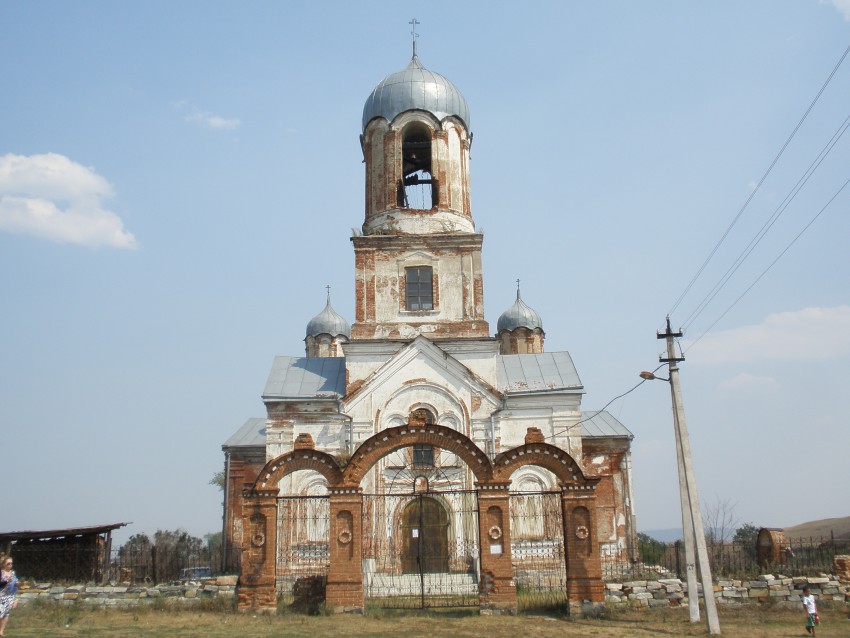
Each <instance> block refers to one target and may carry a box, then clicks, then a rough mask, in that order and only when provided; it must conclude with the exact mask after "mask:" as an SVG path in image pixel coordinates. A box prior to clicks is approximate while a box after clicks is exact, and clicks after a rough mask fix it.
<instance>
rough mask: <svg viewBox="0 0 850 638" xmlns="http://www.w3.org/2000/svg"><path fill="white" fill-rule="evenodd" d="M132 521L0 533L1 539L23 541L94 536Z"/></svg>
mask: <svg viewBox="0 0 850 638" xmlns="http://www.w3.org/2000/svg"><path fill="white" fill-rule="evenodd" d="M129 524H130V523H111V524H109V525H91V526H89V527H68V528H66V529H46V530H24V531H20V532H3V533H0V541H7V542H8V541H22V540H31V539H36V538H62V537H64V536H94V535H98V534H106V533H107V532H111V531H112V530H114V529H118V528H119V527H124V526H125V525H129Z"/></svg>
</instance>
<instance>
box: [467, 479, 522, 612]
mask: <svg viewBox="0 0 850 638" xmlns="http://www.w3.org/2000/svg"><path fill="white" fill-rule="evenodd" d="M509 485H510V482H507V481H506V482H504V483H480V484H477V487H478V538H479V543H480V545H481V548H480V553H481V581H480V582H479V609H480V610H481V613H482V614H516V609H517V602H516V584H515V583H514V568H513V564H512V563H511V525H510V509H509V507H510V505H509V503H510V501H509V496H510V494H509V492H508V486H509Z"/></svg>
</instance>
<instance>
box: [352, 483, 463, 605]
mask: <svg viewBox="0 0 850 638" xmlns="http://www.w3.org/2000/svg"><path fill="white" fill-rule="evenodd" d="M362 520H363V556H362V559H363V581H364V594H365V597H366V601H367V604H368V605H370V606H374V607H384V608H426V607H463V606H468V605H478V578H479V574H478V557H479V549H478V501H477V493H476V492H475V491H464V490H459V491H440V492H426V493H421V492H420V493H418V494H364V496H363V519H362Z"/></svg>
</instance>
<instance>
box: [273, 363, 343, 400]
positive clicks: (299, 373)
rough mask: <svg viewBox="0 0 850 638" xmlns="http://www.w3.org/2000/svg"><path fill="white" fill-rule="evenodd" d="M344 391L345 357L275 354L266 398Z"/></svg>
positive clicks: (311, 396)
mask: <svg viewBox="0 0 850 638" xmlns="http://www.w3.org/2000/svg"><path fill="white" fill-rule="evenodd" d="M344 395H345V358H344V357H275V358H274V363H272V369H271V372H269V378H268V381H266V388H265V390H263V398H264V399H274V398H292V399H295V398H298V399H309V398H323V397H334V396H336V397H341V396H344Z"/></svg>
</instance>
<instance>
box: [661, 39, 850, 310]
mask: <svg viewBox="0 0 850 638" xmlns="http://www.w3.org/2000/svg"><path fill="white" fill-rule="evenodd" d="M848 53H850V45H848V46H847V48H846V49H845V50H844V53H843V54H842V55H841V57H840V58H839V60H838V62H837V63H836V64H835V67H833V69H832V72H831V73H830V74H829V77H827V78H826V81H825V82H824V83H823V85H822V86H821V87H820V90H819V91H818V92H817V95H815V97H814V99H813V100H812V102H811V104H809V107H808V108H807V109H806V112H805V113H803V117H801V118H800V121H799V122H797V126H795V127H794V130H793V131H791V135H789V136H788V139H787V140H785V143H784V144H783V145H782V148H780V149H779V152H778V153H777V154H776V157H774V158H773V161H772V162H771V163H770V166H768V167H767V170H766V171H765V172H764V175H762V176H761V179H760V180H759V181H758V183H757V184H756V187H755V188H754V189H753V191H752V192H751V193H750V195H749V197H747V199H746V201H745V202H744V204H743V206H741V208H740V209H739V210H738V213H737V215H735V218H734V219H733V220H732V222H731V223H730V224H729V226H728V227H727V228H726V230H725V231H724V232H723V235H721V237H720V239H719V240H718V241H717V243H716V244H715V245H714V248H712V249H711V252H710V253H709V254H708V257H706V258H705V261H704V262H703V263H702V265H701V266H700V267H699V269H698V270H697V272H696V274H695V275H694V276H693V277H692V278H691V280H690V282H688V285H687V286H685V290H684V291H682V294H680V295H679V298H678V299H676V302H675V303H674V304H673V307H672V308H671V309H670V311H669V312H668V313H667V314H668V315H672V314H673V312H675V310H676V309H677V308H678V307H679V304H681V303H682V301H683V300H684V298H685V296H686V295H687V294H688V292H690V290H691V288H692V287H693V285H694V284H695V283H696V281H697V279H699V277H700V275H701V274H702V272H703V271H704V270H705V268H706V266H708V264H709V262H710V261H711V260H712V258H713V257H714V255H715V253H717V251H718V249H719V248H720V246H721V245H722V244H723V242H724V241H725V240H726V237H727V236H728V235H729V233H730V232H731V231H732V228H734V226H735V224H737V223H738V220H739V219H740V218H741V215H743V214H744V211H745V210H746V209H747V207H748V206H749V205H750V202H751V201H752V200H753V197H755V195H756V193H757V192H758V191H759V189H760V188H761V186H762V184H763V183H764V181H765V180H766V179H767V177H768V175H770V173H771V171H772V170H773V167H774V166H776V163H777V162H778V161H779V158H780V157H782V154H783V153H784V152H785V149H786V148H787V147H788V145H789V144H790V143H791V140H793V139H794V136H795V135H796V134H797V131H798V130H799V129H800V127H801V126H802V125H803V122H805V121H806V118H807V117H808V116H809V113H810V112H811V111H812V109H813V108H814V106H815V104H817V102H818V100H819V99H820V96H821V94H822V93H823V92H824V91H825V90H826V87H827V86H828V85H829V83H830V81H831V80H832V78H833V76H834V75H835V73H836V72H837V71H838V69H839V67H840V66H841V63H842V62H844V58H846V57H847V54H848Z"/></svg>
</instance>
